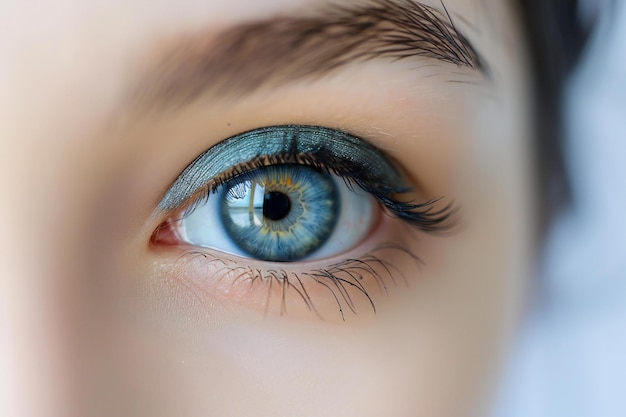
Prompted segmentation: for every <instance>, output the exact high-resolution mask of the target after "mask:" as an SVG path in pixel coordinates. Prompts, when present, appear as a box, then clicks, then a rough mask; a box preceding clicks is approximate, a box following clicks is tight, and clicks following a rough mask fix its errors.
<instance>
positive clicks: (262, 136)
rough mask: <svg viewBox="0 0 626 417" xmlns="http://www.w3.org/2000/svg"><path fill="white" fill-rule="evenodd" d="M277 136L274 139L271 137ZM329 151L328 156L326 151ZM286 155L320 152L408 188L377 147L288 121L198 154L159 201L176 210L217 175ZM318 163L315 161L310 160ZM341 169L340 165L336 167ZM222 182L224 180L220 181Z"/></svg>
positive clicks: (383, 183)
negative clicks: (264, 158)
mask: <svg viewBox="0 0 626 417" xmlns="http://www.w3.org/2000/svg"><path fill="white" fill-rule="evenodd" d="M269 139H273V140H269ZM320 154H323V155H320ZM272 155H281V156H282V158H283V159H284V158H285V156H291V157H292V158H294V161H293V162H300V163H302V162H305V164H306V161H301V160H300V161H299V160H298V158H301V159H302V158H304V159H306V156H307V155H309V156H315V155H320V156H321V157H324V158H326V159H332V160H333V163H335V164H341V163H342V162H343V163H344V164H346V165H350V166H352V167H358V168H361V169H365V167H367V171H368V172H367V175H368V178H369V181H372V182H375V183H376V186H378V187H384V188H386V189H390V190H391V189H397V190H400V189H403V188H406V185H405V183H404V178H403V176H402V175H401V174H400V172H399V171H398V170H397V168H396V166H395V165H394V164H393V163H392V162H391V161H390V160H389V159H388V158H387V157H386V156H385V155H384V154H383V153H382V152H381V151H380V150H378V149H377V148H376V147H374V146H373V145H370V144H369V143H367V142H365V141H363V140H361V139H358V138H357V137H355V136H353V135H350V134H348V133H346V132H342V131H340V130H335V129H331V128H326V127H321V126H300V125H284V126H271V127H266V128H261V129H255V130H253V131H250V132H245V133H242V134H239V135H236V136H234V137H232V138H230V139H227V140H225V141H223V142H220V143H218V144H217V145H215V146H213V147H212V148H210V149H208V150H207V151H205V152H204V153H202V154H201V155H200V156H198V157H197V158H196V159H195V160H194V161H193V162H192V163H191V164H189V166H187V167H186V168H185V170H184V171H183V172H182V173H181V174H180V176H179V177H178V178H177V179H176V181H175V182H174V183H173V184H172V185H171V186H170V188H169V189H168V191H167V192H166V194H165V196H164V197H163V199H162V200H161V202H160V203H159V206H158V207H159V209H160V210H162V211H166V212H167V211H173V210H176V209H178V208H180V207H181V206H182V205H183V204H184V203H185V202H187V201H188V200H190V199H191V198H192V197H193V196H194V195H195V194H197V193H198V191H200V190H202V189H205V188H206V187H207V184H210V183H211V181H212V180H214V179H215V178H216V177H218V176H220V175H222V174H223V173H224V172H227V171H229V170H232V169H233V167H237V166H238V165H240V164H244V163H246V162H249V161H253V160H255V159H257V160H258V159H259V158H261V157H264V156H272ZM308 162H309V163H310V164H313V163H314V162H315V161H314V160H311V161H308ZM331 168H332V170H334V171H338V170H339V169H340V168H338V167H337V166H334V167H331ZM217 185H219V184H217Z"/></svg>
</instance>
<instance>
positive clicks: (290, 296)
mask: <svg viewBox="0 0 626 417" xmlns="http://www.w3.org/2000/svg"><path fill="white" fill-rule="evenodd" d="M454 213H455V210H454V209H453V208H452V207H451V206H450V205H446V206H443V207H441V204H439V203H438V200H436V199H435V200H432V199H423V198H421V197H420V194H419V191H418V190H415V189H414V187H411V186H410V185H409V184H407V182H406V181H405V179H404V176H403V175H402V174H401V171H400V169H399V168H398V167H397V165H396V164H395V163H394V162H393V161H392V160H391V159H390V158H389V157H388V156H386V155H385V154H384V153H383V152H381V151H380V150H379V149H378V148H376V147H374V146H372V145H371V144H369V143H368V142H367V141H365V140H363V139H360V138H358V137H356V136H354V135H351V134H349V133H347V132H343V131H340V130H336V129H331V128H326V127H321V126H296V125H285V126H271V127H266V128H260V129H256V130H252V131H250V132H244V133H242V134H239V135H236V136H233V137H231V138H229V139H226V140H224V141H223V142H220V143H218V144H216V145H215V146H213V147H211V148H210V149H208V150H207V151H205V152H204V153H202V154H201V155H199V156H198V157H197V158H196V159H195V160H194V161H193V162H192V163H191V164H189V166H187V167H186V168H185V169H184V170H183V172H182V173H181V174H180V175H179V176H178V178H177V179H176V181H174V183H173V184H172V185H171V186H170V188H169V189H168V190H167V192H166V193H165V195H164V197H163V199H162V200H161V202H160V203H159V207H158V212H157V214H156V215H157V216H159V217H162V218H164V220H163V222H162V223H161V225H160V226H159V227H158V228H157V229H156V230H155V231H154V233H153V235H152V239H151V243H152V244H153V245H156V246H159V247H172V246H173V247H180V249H181V250H182V251H183V255H190V257H189V258H188V259H189V260H190V262H187V263H184V265H181V264H180V263H177V264H176V265H174V266H175V267H176V268H184V270H181V271H176V276H177V277H178V278H180V279H191V280H192V281H193V283H192V285H191V286H192V287H197V286H200V287H201V288H202V289H203V293H207V294H208V293H210V294H211V295H212V296H216V297H223V298H225V299H227V300H228V301H233V302H236V303H241V304H244V305H248V306H263V307H260V308H262V309H263V310H264V311H266V312H267V311H268V308H269V305H271V304H272V303H274V305H276V304H275V303H278V308H279V311H280V314H283V313H284V312H285V311H286V310H287V305H288V304H289V306H290V308H293V307H294V303H296V301H297V300H300V303H299V304H298V305H300V306H304V308H305V311H310V312H314V313H315V314H316V315H318V316H323V313H322V311H325V310H326V307H323V308H322V307H320V308H319V310H318V308H317V307H316V305H320V306H325V305H326V304H328V303H330V304H331V305H335V306H336V307H337V308H338V311H339V313H340V316H341V317H342V318H344V311H345V310H346V309H349V310H351V311H352V312H354V313H356V309H357V307H356V306H357V305H359V304H360V303H365V304H367V305H370V306H371V307H372V308H373V309H374V311H375V308H374V303H373V300H372V297H371V296H370V291H372V290H378V291H380V292H382V293H385V292H386V291H387V287H388V285H387V281H388V282H390V283H393V284H395V283H396V282H398V281H403V280H404V279H405V278H404V275H403V272H402V270H403V268H401V267H400V266H399V264H400V263H401V264H403V265H413V267H414V266H415V263H416V262H417V263H418V264H421V259H420V258H419V255H418V254H415V253H413V252H412V251H411V249H410V248H409V247H410V245H407V242H406V241H407V239H410V238H411V236H413V234H412V233H407V227H406V226H407V225H408V226H410V227H411V228H414V229H416V230H421V231H424V232H433V231H438V230H442V229H446V228H448V227H449V226H450V225H451V224H452V223H453V215H454ZM366 242H367V243H366ZM158 253H163V252H160V251H159V252H158ZM168 253H169V252H168ZM179 253H180V252H179ZM197 255H200V256H197ZM178 259H181V258H180V257H178ZM399 260H402V261H401V262H400V261H399ZM189 265H191V266H189ZM405 271H406V269H405ZM398 275H400V276H399V277H398ZM189 277H191V278H189ZM272 300H276V301H272ZM313 300H315V303H316V304H315V305H314V301H313ZM359 300H360V301H359Z"/></svg>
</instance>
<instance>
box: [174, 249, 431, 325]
mask: <svg viewBox="0 0 626 417" xmlns="http://www.w3.org/2000/svg"><path fill="white" fill-rule="evenodd" d="M389 251H395V252H397V253H399V254H401V255H403V256H406V257H408V258H409V259H411V261H413V262H414V264H415V265H416V266H417V267H422V266H423V265H424V262H423V261H422V260H421V259H420V258H419V257H418V256H417V255H415V254H414V253H412V252H411V251H409V250H408V249H407V248H405V247H403V246H401V245H399V244H397V243H384V244H380V245H378V246H376V247H375V248H373V249H372V250H370V251H369V252H367V253H366V254H364V255H363V256H361V257H359V258H349V259H345V260H343V261H340V262H337V263H334V264H331V265H329V266H328V267H324V268H317V269H314V270H310V271H307V272H301V273H296V272H288V271H287V270H285V269H268V270H265V271H264V270H261V269H258V268H253V267H251V266H244V265H239V264H238V263H237V261H235V260H226V259H223V258H220V257H219V256H217V255H215V254H213V253H212V252H211V251H209V250H197V249H194V250H187V251H186V252H185V253H184V254H183V255H182V256H181V258H180V259H181V260H182V259H184V258H187V259H189V258H197V257H201V258H203V259H204V260H206V262H207V264H208V265H209V266H212V267H214V268H217V270H216V272H215V273H214V276H213V277H212V279H213V280H215V281H221V280H223V279H224V278H225V277H227V276H231V279H232V282H231V283H230V285H232V286H234V285H235V284H237V283H239V282H241V281H247V282H249V284H250V287H251V288H252V287H253V286H254V285H256V284H259V283H260V284H262V285H263V286H265V287H266V288H267V300H266V303H265V313H266V314H268V312H269V308H270V304H271V303H272V291H273V289H274V287H275V286H278V288H279V289H280V293H279V298H280V300H279V302H280V314H281V315H286V314H288V311H287V310H288V309H287V300H288V299H290V298H288V297H291V295H290V294H294V295H295V296H296V299H298V300H299V301H301V302H303V303H304V304H305V306H306V308H307V309H308V310H309V311H310V312H312V313H314V314H315V315H317V316H318V317H319V318H320V319H322V320H323V319H324V317H323V316H322V314H321V313H320V312H319V311H318V309H317V308H316V306H315V301H314V297H313V296H311V295H310V293H311V291H310V290H311V286H315V285H320V286H322V287H323V288H324V289H325V290H327V291H328V292H329V293H330V295H331V296H332V298H333V299H334V301H335V302H336V305H337V310H338V313H339V315H340V316H341V319H342V320H343V321H345V320H346V313H348V312H350V313H352V314H358V311H357V307H356V303H355V297H363V301H367V303H368V304H369V305H370V307H371V310H372V311H373V312H374V313H376V304H375V302H374V296H373V295H371V294H370V291H368V289H367V288H366V285H365V284H364V282H368V281H370V280H373V281H374V282H375V283H376V286H377V287H378V290H379V293H380V294H379V295H387V294H388V291H389V286H397V285H399V284H400V283H402V284H403V285H408V284H409V282H408V280H407V279H406V277H405V276H404V274H403V273H402V271H400V269H399V268H397V267H396V266H394V265H393V264H392V263H391V262H389V261H387V260H385V258H386V257H387V256H388V255H385V254H384V252H389Z"/></svg>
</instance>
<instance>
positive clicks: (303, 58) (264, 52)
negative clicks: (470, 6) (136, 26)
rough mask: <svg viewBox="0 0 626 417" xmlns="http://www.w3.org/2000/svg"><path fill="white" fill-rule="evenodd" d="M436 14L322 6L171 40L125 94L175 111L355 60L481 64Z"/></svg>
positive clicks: (394, 5)
mask: <svg viewBox="0 0 626 417" xmlns="http://www.w3.org/2000/svg"><path fill="white" fill-rule="evenodd" d="M441 6H442V9H441V10H438V9H436V8H434V7H431V6H428V5H425V4H422V3H420V2H417V1H415V0H366V1H365V2H364V3H363V4H357V5H350V6H339V5H329V6H328V8H327V9H325V10H324V11H323V12H322V13H320V14H319V15H316V16H306V17H297V16H280V17H273V18H269V19H266V20H259V21H252V22H247V23H242V24H239V25H237V26H234V27H231V28H228V29H226V30H225V31H222V32H219V33H218V34H217V35H215V36H206V35H205V36H202V35H198V34H195V35H190V36H187V37H183V38H181V39H177V40H176V41H175V42H174V45H170V47H169V48H167V50H166V52H165V53H162V54H159V56H158V59H157V60H156V62H153V63H152V65H151V68H152V69H151V70H149V71H147V72H146V73H145V74H143V76H142V77H141V81H140V83H139V86H138V88H137V89H136V90H135V91H134V93H133V96H134V98H135V99H136V100H138V101H139V102H142V103H145V102H147V103H156V104H158V105H160V106H165V107H178V106H182V105H185V104H189V103H191V102H194V101H196V100H198V99H199V98H201V97H204V96H206V95H207V94H214V95H216V96H218V97H228V96H234V97H239V96H242V95H245V94H249V93H252V92H255V91H256V90H258V89H260V88H262V87H268V86H269V87H275V86H278V85H282V84H285V83H289V82H293V81H301V80H304V79H319V78H321V77H323V76H325V75H328V74H329V73H332V72H333V71H336V70H338V69H339V68H341V67H344V66H346V65H348V64H351V63H355V62H365V61H370V60H374V59H388V60H391V61H397V60H403V59H408V58H416V57H418V58H419V57H421V58H428V59H434V60H437V61H440V62H444V63H448V64H454V65H456V66H458V67H466V68H471V69H475V70H477V71H480V72H482V73H483V74H485V75H486V69H485V65H484V63H483V59H482V58H481V56H480V55H479V54H478V52H477V50H476V48H475V47H474V46H473V45H472V43H471V42H470V41H469V40H468V39H467V37H465V36H464V35H463V34H462V33H461V32H459V31H458V30H457V28H456V26H455V25H454V22H453V21H452V18H451V16H450V14H449V13H448V11H447V9H446V7H445V5H444V3H443V1H442V3H441Z"/></svg>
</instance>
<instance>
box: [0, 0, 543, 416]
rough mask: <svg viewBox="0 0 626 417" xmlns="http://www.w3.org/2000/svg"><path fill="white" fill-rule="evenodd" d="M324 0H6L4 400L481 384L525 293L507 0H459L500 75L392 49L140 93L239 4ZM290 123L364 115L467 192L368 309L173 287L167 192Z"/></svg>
mask: <svg viewBox="0 0 626 417" xmlns="http://www.w3.org/2000/svg"><path fill="white" fill-rule="evenodd" d="M336 3H337V2H334V4H336ZM352 3H354V4H359V2H358V1H357V0H355V1H354V2H352V1H351V2H350V4H352ZM426 3H427V4H430V5H432V6H433V7H436V8H437V9H438V10H441V8H442V6H441V3H440V2H436V1H431V2H426ZM348 4H349V3H348V2H347V1H343V0H342V2H341V5H342V6H348ZM326 6H327V4H326V2H324V1H315V0H263V1H259V0H254V1H253V0H232V1H228V2H223V1H216V0H208V1H207V0H202V1H200V0H199V1H195V0H177V1H170V0H156V1H134V0H123V1H122V0H113V1H111V0H106V1H104V0H103V1H84V0H64V1H54V2H52V1H48V2H45V1H44V2H38V3H37V4H36V6H35V5H33V4H29V3H27V2H9V1H7V2H3V3H2V4H0V28H2V29H0V35H1V36H0V51H2V57H0V115H1V116H0V118H1V119H0V120H1V122H0V138H2V142H1V146H2V149H1V151H0V172H1V174H2V175H1V176H0V178H2V180H1V181H2V190H3V197H2V204H1V205H0V216H2V218H4V219H5V223H4V225H3V234H2V238H1V239H0V265H1V268H2V270H1V272H0V306H2V310H0V313H1V314H0V369H3V370H5V371H4V372H2V373H0V404H1V405H0V415H24V416H26V415H33V416H35V415H36V416H57V415H58V416H61V415H63V416H73V415H76V416H78V415H128V416H141V415H149V416H167V415H219V416H226V415H232V416H244V415H246V416H250V415H252V416H262V415H268V416H269V415H271V416H277V415H303V416H304V415H311V416H314V415H318V416H322V415H323V416H333V415H337V416H350V415H355V416H356V415H358V416H366V417H367V416H379V415H392V416H415V415H424V416H448V415H449V416H453V415H461V414H462V415H471V412H470V411H468V410H469V409H473V408H476V407H480V400H481V399H482V398H483V395H484V387H485V385H486V384H487V382H486V381H488V375H489V374H490V372H489V371H490V370H491V369H492V367H493V366H494V364H495V362H496V358H497V356H498V354H499V352H500V351H499V347H500V346H501V345H502V344H503V340H505V339H506V335H507V332H508V331H509V329H510V327H511V322H512V321H513V318H514V315H515V314H514V313H515V311H516V310H517V306H518V303H519V293H520V291H521V287H522V284H521V283H522V281H523V278H524V277H525V276H526V266H527V263H528V254H527V252H528V248H529V242H530V240H531V237H530V236H529V233H530V232H529V230H530V229H531V227H529V226H530V225H531V224H532V222H533V219H532V217H531V215H530V214H529V213H530V210H529V207H530V206H531V202H532V198H531V196H532V192H531V190H530V189H529V186H528V184H529V177H530V171H531V168H532V164H531V159H530V157H529V155H528V154H529V150H528V144H529V141H528V140H527V129H528V123H529V122H528V119H527V117H526V115H525V103H526V96H525V90H526V89H525V87H524V86H525V78H526V74H525V63H524V62H525V61H524V46H523V44H522V42H521V36H520V32H519V28H518V26H517V21H516V16H515V11H514V9H513V7H512V6H511V5H510V4H509V2H504V1H499V0H493V1H490V0H447V1H446V2H445V7H446V9H447V11H448V12H449V14H450V16H451V18H452V21H453V22H454V25H455V27H456V28H457V29H459V31H460V32H462V33H463V34H464V35H465V36H467V37H468V39H469V40H470V41H471V43H472V45H474V47H475V48H476V50H477V51H478V52H479V53H480V55H481V57H482V58H483V59H484V62H485V63H486V64H487V66H488V68H489V77H485V76H484V75H483V74H480V73H479V72H478V71H475V70H473V69H471V68H466V67H462V66H457V65H454V64H450V63H442V62H439V61H436V60H433V59H432V58H416V59H415V60H411V61H409V60H404V61H401V62H389V61H388V60H387V61H386V60H384V59H383V60H372V61H371V62H370V61H368V62H360V63H355V64H350V65H347V66H346V67H345V68H341V69H338V70H337V71H336V72H332V73H329V74H327V75H324V76H322V77H320V78H318V79H315V80H306V81H305V80H300V79H297V80H294V81H292V82H289V83H285V84H282V83H281V84H280V85H272V86H271V87H267V88H264V89H259V90H258V91H255V92H254V93H253V94H250V95H249V96H246V97H234V98H233V97H229V98H228V99H223V98H220V97H208V96H207V97H204V98H203V99H202V100H198V101H194V102H192V103H189V104H188V105H187V106H185V107H182V108H178V109H176V110H172V109H165V110H164V109H154V108H149V106H148V107H146V106H144V107H141V106H138V105H137V101H136V100H135V98H136V92H137V91H140V89H141V85H142V84H141V83H142V81H145V77H146V76H147V75H149V74H154V71H155V70H158V68H156V67H155V66H154V65H155V63H157V62H159V60H158V58H159V57H161V56H163V54H164V53H167V52H168V51H170V50H171V48H172V47H173V46H176V45H178V44H179V42H180V41H181V39H188V38H189V37H191V38H193V39H195V40H199V39H200V38H201V39H202V40H206V42H209V43H210V41H211V40H212V39H215V38H216V37H217V36H219V34H220V33H223V32H224V31H227V30H229V29H230V28H232V27H234V26H236V25H239V24H242V23H245V22H250V21H262V20H266V19H272V18H275V17H276V16H309V15H311V16H317V15H320V14H323V13H324V11H325V10H327V9H326V8H325V7H326ZM202 42H204V41H202ZM281 123H292V124H314V125H315V124H317V125H332V126H335V127H339V128H345V129H347V130H350V131H353V132H356V133H359V134H360V135H362V136H364V137H367V138H368V139H369V140H371V142H372V143H374V144H375V145H377V146H379V147H380V148H382V149H384V150H385V151H387V152H388V153H389V154H390V155H391V156H392V157H393V158H394V160H398V161H399V162H400V164H401V165H402V167H403V169H404V170H405V171H407V175H408V177H409V178H411V179H412V180H415V181H416V182H419V183H420V186H421V187H422V188H423V189H424V190H425V192H426V193H427V194H430V195H432V196H440V195H451V196H453V198H454V199H455V200H458V201H461V202H462V203H463V216H464V218H465V219H467V220H468V221H467V222H466V223H465V224H464V226H463V228H462V230H461V231H459V232H458V233H457V234H455V235H453V236H450V237H432V236H423V237H420V239H419V240H418V243H416V244H415V245H416V246H417V247H418V249H419V250H420V256H423V257H424V258H425V259H426V260H427V261H429V262H427V264H428V265H427V267H425V268H424V270H423V271H419V272H418V271H412V273H413V274H414V275H416V276H418V277H419V278H418V279H417V278H416V279H414V280H412V281H411V280H410V282H412V284H411V285H409V286H408V288H404V287H401V288H400V289H398V290H397V291H395V293H393V294H392V295H390V296H389V297H387V298H386V299H385V300H383V301H381V305H380V308H379V311H378V313H377V315H375V316H374V315H372V314H370V315H368V314H364V315H359V316H356V317H354V318H351V319H350V320H348V321H347V322H346V323H341V322H334V321H333V320H329V321H327V322H316V321H311V320H308V319H302V320H301V319H300V318H298V317H280V316H269V315H268V316H264V315H263V314H262V313H259V312H258V309H257V310H255V309H254V308H252V309H251V311H248V310H245V309H240V308H239V307H237V306H233V305H230V304H228V303H227V302H224V301H223V300H222V299H216V298H213V297H207V298H202V296H200V297H198V294H196V293H194V294H191V293H189V292H185V291H184V290H181V285H180V284H179V281H178V280H177V278H178V276H177V274H178V272H177V271H173V270H172V269H171V268H172V265H175V263H172V262H170V261H171V259H170V258H171V257H170V258H168V257H167V255H162V254H158V253H154V251H151V250H150V249H149V248H148V242H149V239H150V235H151V233H152V231H153V230H154V229H155V228H156V227H157V226H158V222H157V223H155V220H154V218H153V213H154V210H155V209H156V206H157V204H158V201H159V198H160V197H162V195H163V194H164V192H165V191H166V190H167V187H168V186H169V185H170V184H171V183H172V181H173V180H174V179H175V178H176V176H177V175H178V173H180V172H181V171H182V170H183V169H184V168H185V166H186V165H187V164H188V163H189V162H190V161H191V160H193V158H194V157H196V156H197V155H198V154H200V153H201V152H203V151H204V150H206V149H207V148H208V147H210V146H212V145H213V144H215V143H216V142H218V141H220V140H223V139H225V138H227V137H229V136H232V135H234V134H237V133H240V132H242V131H246V130H249V129H254V128H258V127H264V126H270V125H276V124H281ZM6 370H8V372H7V371H6ZM5 386H6V387H7V389H5ZM2 407H5V408H6V409H3V408H2ZM181 410H182V411H181ZM459 410H462V412H461V414H459Z"/></svg>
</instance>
